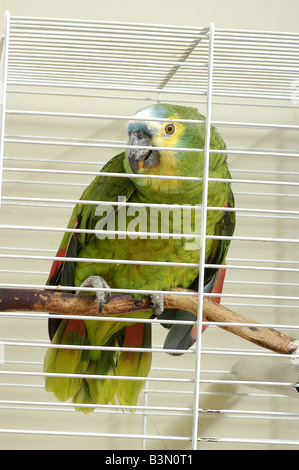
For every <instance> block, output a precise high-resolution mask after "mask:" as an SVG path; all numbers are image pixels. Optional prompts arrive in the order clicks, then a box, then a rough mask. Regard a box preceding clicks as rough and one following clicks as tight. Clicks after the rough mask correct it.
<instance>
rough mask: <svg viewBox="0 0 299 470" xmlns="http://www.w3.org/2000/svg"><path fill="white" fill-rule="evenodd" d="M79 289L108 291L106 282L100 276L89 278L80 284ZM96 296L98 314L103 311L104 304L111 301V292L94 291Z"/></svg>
mask: <svg viewBox="0 0 299 470" xmlns="http://www.w3.org/2000/svg"><path fill="white" fill-rule="evenodd" d="M80 287H94V288H95V289H103V288H104V289H110V287H109V285H108V284H107V282H106V281H105V280H104V279H103V278H102V277H101V276H89V277H88V278H86V279H85V281H83V282H82V284H81V286H80ZM96 296H97V299H98V302H99V313H101V311H102V310H103V306H104V304H107V303H108V302H110V300H111V292H104V291H101V290H98V291H96Z"/></svg>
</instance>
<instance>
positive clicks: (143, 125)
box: [127, 121, 153, 135]
mask: <svg viewBox="0 0 299 470" xmlns="http://www.w3.org/2000/svg"><path fill="white" fill-rule="evenodd" d="M149 125H150V121H130V122H129V124H128V125H127V133H128V134H130V133H131V132H146V134H150V135H152V134H153V129H150V127H149Z"/></svg>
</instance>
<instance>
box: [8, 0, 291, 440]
mask: <svg viewBox="0 0 299 470" xmlns="http://www.w3.org/2000/svg"><path fill="white" fill-rule="evenodd" d="M5 10H10V12H11V14H12V15H16V16H17V15H20V16H23V15H24V16H34V17H39V16H41V17H53V18H69V19H70V18H71V19H76V18H78V19H92V20H101V21H102V20H107V21H131V22H141V23H157V24H177V25H183V26H189V25H191V26H199V27H205V26H207V25H208V24H209V23H210V22H214V24H215V26H216V28H233V29H249V30H258V31H265V30H266V31H281V32H298V15H299V4H298V1H296V0H286V1H284V2H281V1H280V0H277V1H275V0H273V1H272V0H252V1H251V2H247V1H246V2H245V1H243V0H239V1H232V0H226V1H225V2H223V1H221V0H211V1H209V2H207V1H202V0H186V1H185V2H184V3H182V2H179V1H177V0H172V1H169V0H164V1H163V2H161V1H160V0H159V1H157V0H151V2H149V3H144V2H140V1H135V0H134V1H130V0H127V1H121V0H117V1H116V0H112V1H109V2H106V1H105V2H104V1H102V0H94V1H93V0H85V1H81V0H80V1H77V0H70V1H69V0H63V1H59V2H58V1H57V0H52V1H51V2H49V1H44V0H40V1H35V0H26V2H24V1H22V0H6V1H5V0H1V1H0V22H1V18H3V17H4V12H5ZM9 100H11V101H9V103H8V106H10V107H11V108H13V107H20V108H23V109H44V108H46V109H48V110H66V111H74V112H89V113H97V112H103V113H105V112H107V113H116V114H130V113H133V112H134V110H135V109H137V108H138V107H140V105H143V103H142V102H141V103H139V102H136V103H135V102H128V103H127V102H125V101H120V102H118V101H117V100H103V102H102V103H101V110H100V111H99V104H98V103H99V101H97V100H94V99H91V98H90V99H88V98H82V99H78V100H77V101H76V102H75V101H73V100H71V99H67V98H65V100H61V98H54V99H52V98H51V99H50V98H48V99H47V98H44V99H43V100H40V98H38V97H36V98H33V97H30V98H28V96H27V97H22V96H14V97H12V96H10V97H9ZM203 112H204V111H203ZM298 118H299V114H298V109H295V108H290V109H283V110H282V109H281V110H278V111H277V112H273V109H271V108H259V109H258V110H257V109H256V108H250V107H234V106H223V105H222V106H217V105H216V106H215V107H214V108H213V119H215V120H228V121H230V120H236V121H244V122H254V121H255V120H256V121H258V122H264V123H282V124H286V123H290V124H297V125H298V121H299V119H298ZM30 132H31V133H33V134H36V135H45V134H44V132H47V135H53V136H61V137H66V136H67V137H70V138H72V137H78V136H79V137H80V138H89V139H91V138H92V139H98V138H105V139H109V138H113V139H118V140H124V139H125V126H124V125H123V126H122V127H120V126H119V125H118V123H115V122H112V123H111V122H110V123H107V122H100V123H98V122H96V121H93V120H91V121H89V120H87V121H82V122H78V121H76V123H75V124H74V122H73V121H68V120H59V119H57V120H56V121H53V119H48V120H44V121H42V122H40V121H39V120H38V119H35V118H32V119H29V120H25V119H22V118H20V117H18V118H17V119H8V120H7V133H8V134H13V133H17V134H30ZM222 135H223V137H224V139H225V141H226V142H227V143H228V145H229V146H231V147H236V146H242V147H249V148H255V147H257V148H265V149H267V148H276V149H290V150H294V149H297V153H298V138H297V136H296V134H294V133H292V132H288V131H285V132H283V131H272V130H259V131H257V130H252V129H250V130H248V129H247V130H246V129H243V130H242V129H230V128H224V129H223V130H222ZM8 152H9V155H10V156H18V155H19V154H20V149H19V147H18V146H13V145H10V146H7V153H8ZM114 153H115V152H114V150H108V151H105V152H104V151H102V152H100V153H99V154H98V153H97V152H96V151H95V150H89V151H87V152H84V153H83V152H82V150H80V149H79V150H78V149H76V150H75V151H71V150H69V149H64V148H62V149H61V148H59V149H56V148H55V149H52V148H51V149H48V148H46V147H39V146H32V147H24V148H23V149H22V152H21V155H23V154H24V155H27V156H31V157H41V156H42V158H51V159H53V160H54V165H52V164H48V163H44V164H43V165H42V166H43V168H55V161H56V162H57V165H56V168H62V169H63V168H69V166H67V165H65V166H64V165H63V164H61V163H59V164H58V161H59V160H60V159H61V160H69V159H78V160H83V159H85V158H86V159H87V160H90V161H98V160H99V161H105V160H107V159H108V158H110V157H111V156H112V155H113V154H114ZM229 164H230V167H231V168H232V169H240V170H242V169H251V170H256V169H259V170H264V171H276V172H291V171H294V166H296V161H295V160H292V159H288V158H286V159H274V158H271V157H267V158H264V159H262V160H261V158H260V157H249V158H245V157H237V156H230V157H229ZM7 165H9V166H13V164H11V163H7ZM14 165H15V166H18V163H15V164H14ZM33 167H34V165H33V166H32V168H33ZM38 167H41V164H38ZM97 168H98V166H97V165H96V164H95V165H90V166H89V165H88V167H87V169H91V170H93V171H96V170H97ZM74 169H77V170H80V169H81V170H82V169H86V168H84V167H82V165H81V166H80V165H79V164H78V165H75V166H74ZM296 170H297V171H298V166H297V168H296V169H295V171H296ZM235 176H238V177H240V178H241V177H242V176H244V175H243V174H242V172H238V173H235ZM7 177H9V178H11V179H13V178H17V176H16V175H15V174H9V175H8V176H7ZM31 177H32V178H33V177H34V176H33V175H31ZM244 177H248V178H250V177H251V176H250V175H249V176H248V175H245V176H244ZM65 178H66V180H64V179H63V178H62V177H60V176H57V175H56V176H55V175H53V178H51V181H57V182H64V181H67V182H68V183H73V182H75V183H79V184H82V187H83V185H86V184H88V182H89V181H90V177H87V176H76V177H74V176H68V177H65ZM252 178H259V176H257V175H256V174H254V175H253V176H252ZM260 178H261V179H264V178H268V179H275V178H276V179H277V181H279V180H280V175H279V174H278V175H277V174H275V175H274V176H273V174H272V175H271V174H270V175H266V176H265V175H262V176H260ZM283 178H284V180H287V179H289V180H290V181H295V180H297V181H298V175H289V176H287V175H284V176H283ZM28 179H30V178H29V177H28ZM82 187H80V186H77V187H73V186H66V187H63V186H57V187H55V189H54V191H53V186H45V187H40V186H38V185H32V186H31V185H28V184H27V185H25V184H24V185H20V184H13V183H11V184H9V185H7V186H6V187H5V191H7V194H10V195H17V194H24V193H25V194H26V195H31V196H34V195H35V196H45V197H47V196H50V197H55V196H57V197H60V196H61V197H65V198H74V199H75V198H76V197H79V195H80V193H81V191H82ZM235 189H236V191H239V192H240V191H245V190H247V189H248V188H247V187H246V188H245V187H242V186H240V185H239V186H236V188H235ZM255 189H256V192H258V191H261V190H262V191H264V192H265V191H266V190H267V189H268V188H266V187H265V188H264V187H261V185H256V186H252V187H250V190H251V192H252V193H253V192H254V190H255ZM271 189H272V190H273V192H282V191H284V189H281V188H275V187H274V188H272V187H271ZM287 189H288V192H291V191H293V192H296V194H297V196H298V190H297V189H296V188H294V189H293V190H292V189H289V188H287ZM39 190H40V191H41V192H38V191H39ZM5 194H6V193H5ZM238 206H239V207H262V208H280V209H284V210H297V209H298V204H297V203H296V198H281V197H279V196H277V197H274V198H273V197H265V198H261V197H259V196H254V194H252V195H251V196H250V197H245V196H242V195H239V196H238ZM69 211H70V208H66V209H65V210H60V211H59V213H58V212H57V211H56V210H55V208H53V209H52V210H51V211H50V212H51V214H50V215H49V212H47V213H45V212H44V210H43V209H41V208H35V209H31V210H29V209H27V208H24V209H23V210H22V211H21V212H22V214H21V215H22V218H23V219H22V220H21V221H20V219H19V217H20V209H17V208H16V207H13V206H11V207H8V206H7V207H4V209H3V212H2V215H1V223H12V224H14V223H15V222H16V220H18V221H20V223H22V224H26V223H27V224H29V223H30V224H32V225H38V224H44V225H47V224H52V225H53V226H64V224H65V223H66V221H67V218H68V214H69ZM49 217H50V219H49ZM296 223H297V222H296V221H293V220H292V219H290V220H284V221H283V223H282V222H281V221H280V220H276V219H266V218H261V219H260V218H259V219H255V218H254V219H250V218H245V217H240V219H239V222H238V228H237V234H238V235H240V236H246V235H248V236H250V235H252V236H269V237H289V238H292V237H296V236H297V234H298V223H297V225H295V224H296ZM296 230H297V232H296ZM2 237H3V238H2ZM18 237H20V234H19V233H18V234H16V233H15V232H13V231H11V232H7V231H5V232H3V234H1V236H0V238H1V245H3V246H15V247H17V246H27V247H31V248H42V247H47V248H48V249H50V250H55V249H56V248H57V246H58V244H59V240H60V234H55V235H53V236H52V235H51V237H49V236H48V235H44V234H42V235H41V236H39V237H38V238H35V237H34V236H33V235H32V234H29V235H28V234H26V233H24V234H22V240H21V241H19V238H18ZM296 250H297V245H289V244H288V245H285V244H276V245H273V244H261V243H256V244H254V243H248V244H246V245H244V243H242V242H235V243H234V244H233V246H232V248H231V250H230V257H231V258H232V259H233V258H250V259H257V260H259V259H274V260H275V259H278V260H289V261H296V260H298V255H297V252H296ZM257 263H258V261H257V262H256V263H255V264H257ZM232 264H233V262H232ZM261 265H263V263H262V262H261ZM3 266H4V267H7V269H12V265H11V263H10V264H9V263H8V262H7V263H4V264H3ZM49 267H50V262H49V263H43V264H39V263H35V264H34V263H32V264H30V265H28V263H27V262H21V261H19V262H18V265H17V269H25V270H26V269H30V270H34V269H36V270H42V271H43V272H44V275H38V276H36V275H32V276H31V277H30V276H28V275H27V276H25V275H24V276H22V275H21V274H18V275H14V274H6V275H5V274H3V273H2V274H1V282H18V283H19V282H20V283H22V282H40V283H41V284H42V283H43V282H44V281H45V279H46V273H47V272H48V270H49ZM295 267H296V266H295ZM296 276H297V277H296ZM236 279H238V280H246V281H250V282H258V281H261V282H285V283H287V284H290V283H297V284H298V274H297V273H294V274H290V273H289V272H284V273H280V274H277V273H271V272H266V273H264V272H254V273H251V272H250V271H246V270H241V271H237V274H236V272H231V271H230V272H229V273H228V281H234V280H236ZM297 290H298V289H297V288H296V286H284V287H283V288H282V287H280V288H278V287H277V288H276V287H274V286H270V287H268V286H264V285H261V286H258V285H256V284H254V285H249V286H242V285H238V286H237V285H234V284H230V283H227V286H226V291H225V292H227V293H231V292H240V293H242V294H243V293H249V294H265V293H267V294H269V295H277V294H280V295H284V296H287V295H293V296H296V295H298V293H297ZM238 300H239V301H240V302H242V299H236V300H234V299H233V300H232V302H238ZM230 301H231V299H228V300H227V302H228V303H229V302H230ZM261 302H264V303H267V300H264V301H261ZM252 303H253V304H256V303H258V301H257V300H256V301H255V300H252ZM268 303H271V301H270V300H269V301H268ZM282 303H283V304H284V303H287V301H285V302H283V301H282ZM292 305H293V306H294V305H296V304H295V303H292ZM238 311H239V313H241V314H242V313H243V314H244V315H247V316H251V317H252V318H255V319H259V320H260V321H264V322H272V323H276V324H277V323H281V324H284V323H287V324H295V325H298V319H297V318H296V310H295V309H291V310H284V309H277V308H276V309H272V308H265V309H261V311H260V310H259V309H258V308H257V307H255V306H254V305H252V307H250V308H242V307H239V309H238ZM290 312H291V314H290ZM284 314H285V316H284ZM155 330H157V331H156V336H155V344H161V341H163V339H161V338H162V337H161V331H160V329H158V328H155ZM162 333H163V332H162ZM291 334H293V335H294V336H296V335H297V336H298V334H297V332H292V333H291ZM3 337H5V338H9V339H14V338H19V339H20V338H25V339H28V340H44V341H46V340H47V331H46V323H45V321H44V320H22V319H19V320H16V319H12V320H8V319H5V318H4V319H2V318H1V319H0V338H3ZM203 347H204V348H225V349H227V348H230V349H234V348H242V349H245V350H258V351H261V349H258V348H257V347H254V346H252V345H251V344H247V343H245V342H244V341H241V340H239V339H238V338H235V337H233V336H232V335H229V334H228V333H226V332H223V331H222V330H219V329H216V328H210V329H209V330H208V331H207V332H206V333H205V335H204V336H203ZM43 354H44V349H43V348H38V347H37V348H26V347H24V348H20V347H17V348H13V347H7V348H6V359H7V360H8V361H21V360H26V361H37V362H41V361H42V359H43ZM242 357H243V356H242V355H240V358H242ZM236 360H237V358H236V357H235V356H232V357H231V356H230V355H229V354H222V352H221V349H220V354H218V355H216V354H214V355H208V354H204V355H203V358H202V368H203V369H204V371H205V370H207V369H209V370H212V371H213V372H212V373H211V372H209V373H205V372H203V373H202V378H204V379H218V380H225V379H227V378H231V377H232V376H231V374H229V372H230V370H231V366H232V364H233V363H234V362H235V361H236ZM154 364H155V366H156V367H158V366H160V367H171V368H174V369H177V377H179V378H185V377H187V378H191V377H192V367H193V356H191V355H185V356H183V357H180V358H172V357H170V356H164V355H155V357H154ZM0 367H3V369H4V368H7V370H22V365H16V364H13V363H10V364H9V365H7V364H6V365H4V366H2V365H1V366H0ZM32 367H33V369H32V370H40V365H37V366H32ZM180 368H185V369H186V368H187V369H191V372H182V371H180ZM24 370H27V369H24ZM167 374H168V375H169V374H170V373H169V372H163V370H158V371H155V375H156V376H160V377H163V375H167ZM170 375H171V376H174V375H175V372H171V374H170ZM0 378H1V382H10V383H11V382H21V383H22V384H27V383H28V384H30V385H31V386H30V387H28V388H26V387H24V388H19V387H13V386H11V387H1V388H0V400H9V399H10V400H28V401H39V402H49V401H52V402H53V401H55V400H54V398H52V397H51V396H50V395H49V394H47V393H46V392H44V391H43V389H42V379H41V378H38V377H37V378H33V379H32V378H27V377H21V378H20V377H16V378H14V377H10V376H8V377H6V376H1V377H0ZM32 385H34V388H32ZM167 387H168V385H167V384H163V383H162V384H159V385H158V386H155V385H154V388H158V389H159V390H160V389H162V388H164V389H165V388H166V389H167ZM177 388H178V389H179V391H180V393H171V394H165V393H161V392H156V393H152V394H150V397H149V405H150V406H161V405H164V406H176V407H177V406H180V405H181V406H182V408H183V409H182V414H183V415H181V416H166V417H165V416H163V415H161V416H160V415H159V414H156V413H155V412H153V413H152V414H151V416H150V417H149V418H148V423H147V425H148V427H147V435H153V436H155V437H156V436H159V435H160V436H161V438H160V439H158V440H157V439H155V440H151V439H149V440H148V442H147V448H149V449H167V448H171V449H172V448H173V449H190V442H189V441H187V440H186V439H185V438H184V439H182V440H178V441H175V440H172V441H170V440H167V439H163V436H164V435H170V434H175V435H178V436H190V435H191V426H192V420H191V417H188V416H184V414H185V413H186V412H187V411H188V409H190V408H191V407H192V404H193V399H192V390H193V385H192V384H191V385H190V384H184V383H183V384H180V386H179V387H177ZM182 391H186V392H187V393H181V392H182ZM202 391H203V392H204V394H203V395H201V398H200V406H201V407H202V408H205V409H215V410H222V414H221V415H219V413H217V414H207V413H203V414H201V415H200V419H199V435H200V436H203V437H216V436H218V437H223V438H225V437H235V438H242V437H244V438H246V437H247V438H248V439H254V438H259V439H281V440H287V439H290V440H292V439H293V440H294V439H298V436H299V428H298V424H297V422H296V421H295V420H292V421H287V420H286V419H281V420H272V419H270V418H272V417H273V414H275V413H279V412H284V413H286V412H292V413H296V411H297V409H298V401H297V399H286V398H277V397H270V398H269V397H263V396H261V397H260V396H254V395H257V394H258V393H262V392H259V391H256V390H255V389H249V388H248V387H245V386H236V385H234V384H230V385H228V386H225V385H221V384H220V385H219V384H207V385H205V386H203V387H202ZM206 392H212V394H206ZM274 392H275V390H274ZM274 392H273V393H274ZM219 393H220V394H219ZM45 407H46V405H45ZM33 408H34V407H33ZM225 410H227V411H225ZM240 410H245V413H243V414H242V413H241V412H240ZM251 410H257V411H267V412H269V413H270V414H271V416H270V417H269V419H264V418H263V419H261V418H260V417H258V416H257V415H254V416H251V415H250V414H249V418H248V419H246V416H248V413H250V411H251ZM230 412H231V413H230ZM226 415H229V416H227V417H226ZM0 428H11V429H33V430H34V429H37V430H44V431H47V430H50V431H54V430H61V431H72V432H85V433H88V432H90V433H92V432H96V433H110V434H111V433H115V432H117V433H128V432H130V433H135V432H136V433H138V434H139V433H141V431H142V417H141V416H140V415H138V413H136V414H135V415H128V414H125V413H122V412H118V413H115V414H109V413H108V412H107V410H105V411H104V413H103V414H99V413H93V414H90V415H88V416H84V415H81V414H77V413H73V412H71V411H61V410H57V411H53V410H52V409H51V411H46V410H44V411H38V410H34V409H30V408H26V406H25V409H22V406H21V407H20V409H19V408H18V407H14V409H13V410H10V409H4V408H1V407H0ZM140 445H141V443H140V439H137V440H135V439H125V438H123V437H121V436H120V437H118V438H112V437H108V438H107V437H106V438H101V437H93V436H89V437H87V436H86V437H74V436H73V437H70V436H68V437H63V436H53V435H47V434H46V433H45V435H40V436H38V435H34V434H20V433H19V434H1V438H0V448H1V449H16V448H18V449H19V448H27V449H29V448H30V449H39V448H40V449H64V448H73V449H80V448H87V449H136V448H140ZM278 447H279V446H278ZM281 447H282V448H288V446H287V445H286V446H283V445H282V446H281ZM220 448H224V449H240V448H242V449H253V448H257V449H261V448H265V449H268V448H272V446H271V445H269V444H268V443H267V442H265V443H264V444H258V445H254V444H250V443H248V444H236V443H222V444H221V443H217V444H216V443H206V442H203V443H199V449H220ZM275 448H277V447H275ZM291 448H292V447H291Z"/></svg>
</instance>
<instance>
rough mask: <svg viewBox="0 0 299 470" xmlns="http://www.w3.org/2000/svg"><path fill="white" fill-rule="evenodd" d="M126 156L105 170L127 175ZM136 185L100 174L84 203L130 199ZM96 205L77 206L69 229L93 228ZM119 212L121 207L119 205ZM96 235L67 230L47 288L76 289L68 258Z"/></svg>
mask: <svg viewBox="0 0 299 470" xmlns="http://www.w3.org/2000/svg"><path fill="white" fill-rule="evenodd" d="M124 157H125V153H124V152H123V153H121V154H119V155H116V156H115V157H114V158H112V159H111V160H110V161H109V162H108V163H106V165H105V166H104V167H103V169H102V170H101V171H102V172H106V173H107V172H108V173H124V167H123V159H124ZM134 188H135V187H134V185H133V183H132V182H131V181H130V180H129V179H128V178H121V177H117V176H103V175H101V174H99V175H98V176H97V177H96V178H95V179H94V180H93V181H92V182H91V184H90V185H89V186H88V187H87V188H86V189H85V191H84V192H83V194H82V196H81V198H80V199H81V200H82V201H111V202H115V201H118V197H119V196H125V197H126V200H129V199H130V197H131V195H132V194H133V192H134ZM96 209H97V205H96V204H77V205H76V206H75V208H74V210H73V213H72V215H71V218H70V221H69V223H68V225H67V228H68V229H80V228H82V229H92V230H94V229H95V227H96V224H97V220H98V219H99V218H100V217H97V216H96ZM115 210H117V206H115ZM94 236H95V234H90V233H79V232H72V230H69V231H67V232H66V233H65V234H64V236H63V238H62V241H61V244H60V247H59V249H58V252H57V255H56V258H59V259H56V260H55V261H54V263H53V265H52V268H51V271H50V275H49V278H48V281H47V285H54V286H73V285H74V275H75V265H76V261H67V258H77V256H78V254H79V252H80V249H81V248H82V247H83V246H85V245H86V244H88V243H89V242H90V240H91V238H92V237H94ZM60 322H61V320H59V319H55V318H50V319H49V324H48V326H49V335H50V339H52V338H53V336H54V334H55V332H56V330H57V328H58V326H59V324H60Z"/></svg>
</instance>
